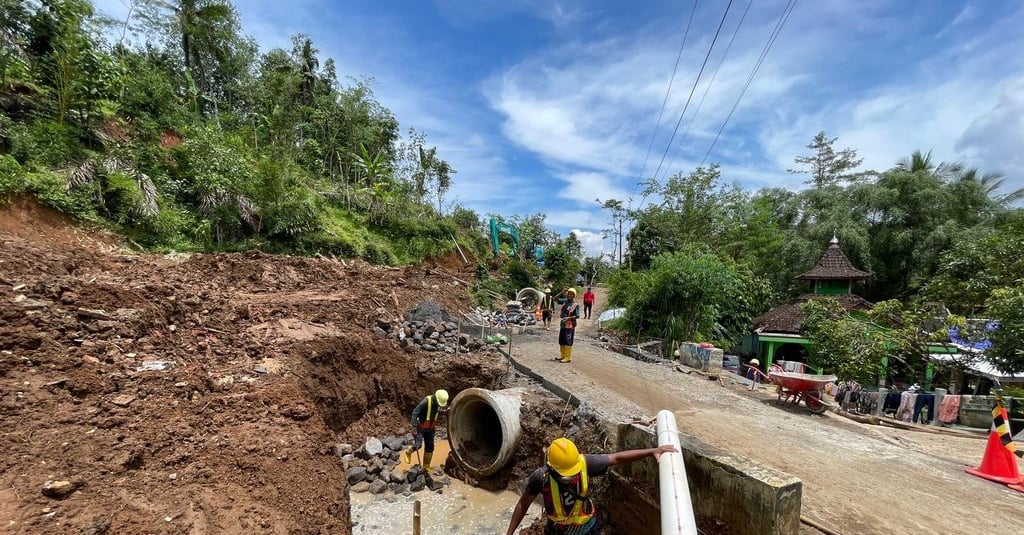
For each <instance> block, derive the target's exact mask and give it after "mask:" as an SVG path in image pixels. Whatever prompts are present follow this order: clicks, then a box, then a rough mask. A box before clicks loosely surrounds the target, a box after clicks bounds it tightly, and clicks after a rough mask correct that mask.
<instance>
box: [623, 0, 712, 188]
mask: <svg viewBox="0 0 1024 535" xmlns="http://www.w3.org/2000/svg"><path fill="white" fill-rule="evenodd" d="M696 12H697V0H693V9H691V10H690V18H689V20H688V21H687V22H686V31H685V32H683V42H682V44H680V45H679V54H677V55H676V64H675V65H674V66H673V67H672V77H671V78H669V80H668V89H666V90H665V99H664V100H662V101H661V111H659V112H658V121H657V122H656V123H654V133H653V134H651V143H650V145H648V146H647V154H646V155H645V156H644V163H643V165H642V166H640V175H639V176H638V177H637V183H636V186H635V187H634V188H633V194H634V195H635V194H636V190H637V188H639V187H640V183H641V181H643V179H644V171H646V170H647V159H648V158H650V156H651V149H652V148H654V140H655V139H656V138H657V137H658V127H660V126H661V118H662V116H663V115H664V114H665V105H666V104H668V97H669V94H670V93H672V83H673V82H674V81H675V79H676V71H677V70H678V69H679V60H680V59H681V58H682V57H683V48H685V47H686V37H687V36H688V35H690V26H691V25H693V15H694V13H696ZM631 198H632V196H631Z"/></svg>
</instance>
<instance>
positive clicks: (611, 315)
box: [597, 308, 626, 323]
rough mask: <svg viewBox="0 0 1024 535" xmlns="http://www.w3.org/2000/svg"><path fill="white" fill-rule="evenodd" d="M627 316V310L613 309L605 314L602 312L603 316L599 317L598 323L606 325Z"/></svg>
mask: <svg viewBox="0 0 1024 535" xmlns="http://www.w3.org/2000/svg"><path fill="white" fill-rule="evenodd" d="M625 315H626V309H624V308H612V309H609V310H605V311H604V312H602V313H601V315H600V316H598V317H597V322H598V323H604V322H606V321H611V320H614V319H618V318H621V317H622V316H625Z"/></svg>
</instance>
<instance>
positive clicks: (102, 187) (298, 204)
mask: <svg viewBox="0 0 1024 535" xmlns="http://www.w3.org/2000/svg"><path fill="white" fill-rule="evenodd" d="M126 4H127V6H128V13H127V15H126V16H125V18H124V19H121V20H113V19H110V18H107V17H103V16H101V15H100V14H98V13H97V12H96V11H95V8H94V7H93V5H92V3H91V2H88V1H85V0H28V1H25V0H0V44H2V45H3V48H2V51H0V194H7V195H10V194H19V193H31V194H34V195H35V196H36V197H37V198H38V199H39V200H40V201H41V202H44V203H47V204H50V205H52V206H54V207H56V208H58V209H61V210H64V211H66V212H68V213H71V214H73V215H76V216H78V217H80V218H84V219H87V220H91V221H94V222H98V223H102V224H104V225H108V226H111V227H114V228H115V229H116V230H119V231H121V232H123V233H125V234H127V235H128V236H129V237H130V238H131V239H133V240H134V241H136V242H137V243H140V244H142V245H143V246H145V247H148V248H154V249H160V248H167V249H209V248H215V249H239V248H251V247H260V248H264V249H269V250H272V251H287V252H298V253H305V254H313V253H321V254H336V255H344V256H363V257H365V258H367V259H369V260H371V261H374V262H380V263H399V262H410V261H416V260H418V259H422V258H424V257H427V256H432V255H436V254H441V253H445V252H447V251H449V250H451V249H453V248H454V244H453V238H456V237H457V238H458V240H460V243H461V245H462V246H463V247H466V248H469V249H470V250H473V251H478V252H480V253H481V254H485V253H486V241H485V240H483V238H482V237H480V236H478V234H477V233H476V232H470V233H466V232H465V231H464V230H463V229H462V228H460V225H459V224H458V223H457V222H458V221H461V222H463V224H462V227H470V228H474V227H476V226H478V224H479V221H478V219H479V218H478V217H477V216H476V214H475V213H473V212H472V211H470V210H467V209H465V208H462V207H459V206H452V205H451V203H447V202H446V201H447V199H446V194H447V193H448V191H449V189H450V188H451V185H452V179H453V176H454V175H455V174H456V170H455V169H453V168H452V166H451V165H450V164H449V163H448V162H447V161H445V160H444V159H443V157H442V156H441V155H439V154H438V151H437V148H436V147H432V146H430V145H429V144H428V143H427V140H426V138H425V136H424V135H423V134H421V133H419V132H417V131H415V130H413V129H409V130H407V131H406V132H405V135H402V134H403V132H402V131H401V129H400V125H399V121H398V119H397V118H396V117H395V116H394V114H393V113H392V112H391V111H390V110H389V109H387V108H386V107H385V106H383V105H381V103H380V102H378V101H377V100H376V98H375V97H374V94H373V90H372V80H367V79H356V78H348V77H344V76H342V75H341V74H339V73H338V72H337V68H336V64H335V62H334V60H333V59H331V58H324V57H322V55H321V54H320V51H319V50H318V49H317V48H316V45H315V43H314V42H313V41H312V39H310V38H309V37H308V36H306V35H303V34H298V35H295V36H293V37H292V46H291V48H290V49H281V48H275V49H272V50H269V51H266V52H260V49H259V47H258V45H257V43H256V42H255V41H254V40H253V39H252V38H251V37H247V36H245V35H244V34H243V31H242V28H241V24H240V22H239V16H238V12H237V10H236V9H235V7H234V5H233V4H232V3H231V2H229V1H228V0H130V1H128V2H127V3H126ZM453 216H456V217H453Z"/></svg>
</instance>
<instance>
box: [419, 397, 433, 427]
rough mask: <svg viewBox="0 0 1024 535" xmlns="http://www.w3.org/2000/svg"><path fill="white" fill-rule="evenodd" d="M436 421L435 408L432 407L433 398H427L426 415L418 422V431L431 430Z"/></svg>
mask: <svg viewBox="0 0 1024 535" xmlns="http://www.w3.org/2000/svg"><path fill="white" fill-rule="evenodd" d="M435 420H437V408H436V407H434V396H427V415H426V417H425V418H424V419H423V420H422V421H420V429H433V428H434V422H435Z"/></svg>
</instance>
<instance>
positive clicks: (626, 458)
mask: <svg viewBox="0 0 1024 535" xmlns="http://www.w3.org/2000/svg"><path fill="white" fill-rule="evenodd" d="M672 451H676V448H675V446H672V445H665V446H659V447H657V448H648V449H643V450H626V451H620V452H617V453H612V454H608V455H581V454H580V452H579V450H578V449H576V444H573V442H572V441H571V440H569V439H567V438H559V439H555V440H554V441H553V442H552V443H551V446H549V447H548V453H547V464H546V465H545V466H544V467H543V468H538V469H537V470H535V471H534V472H533V473H532V474H530V477H529V478H528V479H527V480H526V491H525V492H523V495H522V496H521V497H520V498H519V503H517V504H516V508H515V510H514V511H512V520H511V521H510V522H509V525H508V530H507V531H506V532H505V533H506V534H507V535H512V534H513V533H514V532H515V530H516V528H518V527H519V524H520V523H521V522H522V521H523V517H524V516H526V510H527V509H529V508H530V504H531V503H532V502H533V500H535V499H536V498H537V496H538V495H541V496H543V498H544V514H545V515H546V516H547V517H548V522H547V525H545V526H544V535H600V533H601V524H600V522H599V521H598V518H597V514H596V513H597V511H596V509H595V507H594V502H593V501H592V500H591V499H590V496H589V494H590V478H591V477H594V476H602V475H604V474H606V473H607V472H608V468H609V467H611V466H617V465H620V464H628V463H632V462H636V461H639V460H641V459H644V458H646V457H647V456H648V455H651V456H653V457H654V460H655V461H657V460H658V459H659V458H660V457H661V454H662V453H668V452H672Z"/></svg>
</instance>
